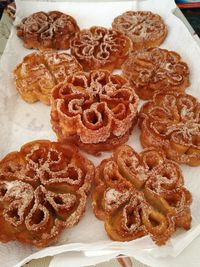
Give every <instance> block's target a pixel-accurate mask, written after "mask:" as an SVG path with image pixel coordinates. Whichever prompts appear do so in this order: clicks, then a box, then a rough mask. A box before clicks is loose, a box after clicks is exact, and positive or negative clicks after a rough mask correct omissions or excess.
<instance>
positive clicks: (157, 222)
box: [149, 214, 160, 227]
mask: <svg viewBox="0 0 200 267" xmlns="http://www.w3.org/2000/svg"><path fill="white" fill-rule="evenodd" d="M149 221H150V223H151V225H152V226H153V227H157V226H159V225H160V222H159V221H157V220H156V219H155V218H153V216H152V215H151V214H150V215H149Z"/></svg>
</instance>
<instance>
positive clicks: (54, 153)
mask: <svg viewBox="0 0 200 267" xmlns="http://www.w3.org/2000/svg"><path fill="white" fill-rule="evenodd" d="M51 160H52V161H58V160H59V154H58V152H57V151H51Z"/></svg>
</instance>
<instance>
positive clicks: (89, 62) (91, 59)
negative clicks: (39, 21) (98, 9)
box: [70, 26, 132, 71]
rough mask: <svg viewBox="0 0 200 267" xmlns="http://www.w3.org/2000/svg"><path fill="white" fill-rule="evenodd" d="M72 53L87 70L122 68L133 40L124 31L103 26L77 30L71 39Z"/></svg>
mask: <svg viewBox="0 0 200 267" xmlns="http://www.w3.org/2000/svg"><path fill="white" fill-rule="evenodd" d="M70 47H71V53H72V55H74V56H75V57H76V59H77V60H78V61H79V62H80V63H81V65H82V66H83V69H84V70H85V71H88V70H95V69H107V70H110V71H112V70H113V69H114V68H120V67H121V64H122V63H123V62H124V60H125V59H126V58H127V57H128V55H129V52H130V51H131V48H132V44H131V40H130V39H129V38H128V37H126V36H125V35H124V34H123V33H121V32H118V31H115V30H112V29H106V28H103V27H96V26H95V27H92V28H90V29H87V30H82V31H80V32H77V33H76V35H75V37H74V38H73V39H72V40H71V45H70Z"/></svg>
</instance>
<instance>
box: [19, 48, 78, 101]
mask: <svg viewBox="0 0 200 267" xmlns="http://www.w3.org/2000/svg"><path fill="white" fill-rule="evenodd" d="M80 70H82V67H81V65H80V64H79V63H78V61H77V60H76V59H75V57H73V56H71V55H69V54H67V53H64V52H62V53H58V52H55V51H46V52H34V53H31V54H29V55H27V56H26V57H24V59H23V61H22V62H21V63H20V64H18V65H17V66H16V68H15V70H14V78H15V84H16V89H17V90H18V92H19V93H20V95H21V97H22V98H23V99H24V100H25V101H27V102H28V103H33V102H36V101H38V100H39V101H41V102H43V103H44V104H47V105H50V95H51V90H52V89H53V87H54V86H55V85H56V84H58V83H59V82H62V81H64V80H65V79H66V77H67V76H68V75H70V74H72V73H74V72H76V71H80Z"/></svg>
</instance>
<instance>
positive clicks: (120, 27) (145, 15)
mask: <svg viewBox="0 0 200 267" xmlns="http://www.w3.org/2000/svg"><path fill="white" fill-rule="evenodd" d="M112 27H113V29H115V30H117V31H120V32H122V33H124V34H126V35H127V36H128V37H129V38H130V39H131V40H132V43H133V50H141V49H144V48H148V47H154V46H159V45H160V44H161V43H162V42H163V41H164V40H165V38H166V36H167V26H166V25H165V23H164V21H163V19H162V18H161V17H160V16H159V15H158V14H154V13H152V12H150V11H127V12H125V13H123V14H122V15H120V16H118V17H116V18H115V19H114V21H113V23H112Z"/></svg>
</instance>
